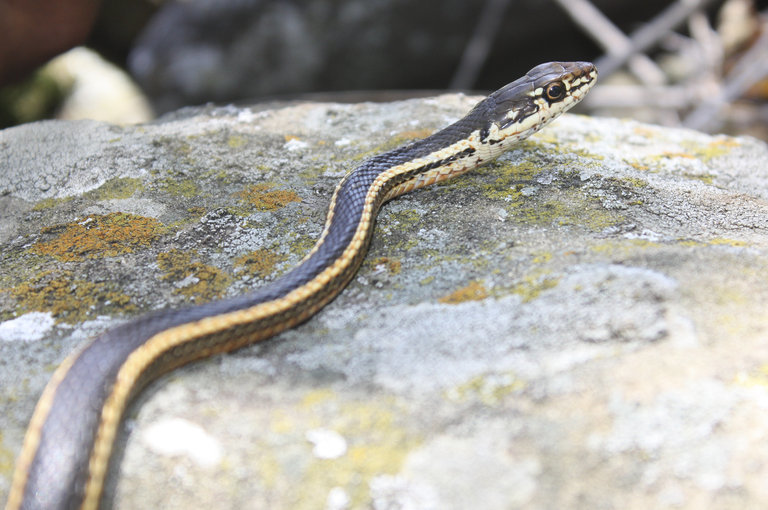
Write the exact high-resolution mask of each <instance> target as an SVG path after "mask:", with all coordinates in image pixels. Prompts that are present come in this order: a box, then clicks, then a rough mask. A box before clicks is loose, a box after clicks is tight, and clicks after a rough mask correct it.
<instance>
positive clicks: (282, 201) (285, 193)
mask: <svg viewBox="0 0 768 510" xmlns="http://www.w3.org/2000/svg"><path fill="white" fill-rule="evenodd" d="M271 188H272V186H270V185H269V184H254V185H252V186H248V187H247V188H245V189H244V190H242V191H240V192H239V193H237V197H238V198H239V199H240V200H241V201H243V202H245V203H247V204H249V205H251V206H253V207H255V208H256V209H258V210H259V211H274V210H275V209H280V208H281V207H285V206H286V205H288V204H290V203H291V202H300V201H301V199H300V198H299V195H297V194H296V192H294V191H289V190H272V191H271Z"/></svg>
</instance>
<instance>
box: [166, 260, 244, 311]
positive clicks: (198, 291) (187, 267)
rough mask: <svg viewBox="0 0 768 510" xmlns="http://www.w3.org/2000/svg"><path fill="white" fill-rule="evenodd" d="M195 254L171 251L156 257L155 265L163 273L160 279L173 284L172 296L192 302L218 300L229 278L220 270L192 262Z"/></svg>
mask: <svg viewBox="0 0 768 510" xmlns="http://www.w3.org/2000/svg"><path fill="white" fill-rule="evenodd" d="M196 255H197V254H196V253H195V252H185V251H182V250H178V249H173V250H171V251H168V252H161V253H159V254H158V255H157V264H158V266H159V267H160V269H161V270H162V271H163V272H164V273H165V274H164V275H163V276H162V277H161V278H162V279H163V280H170V281H172V282H174V283H175V284H176V286H177V288H176V289H175V290H174V294H181V295H183V296H186V297H187V298H189V299H190V300H192V301H198V302H205V301H211V300H212V299H216V298H220V297H221V296H222V295H223V294H224V291H225V290H226V288H227V286H228V285H229V283H230V281H231V278H230V277H229V275H227V274H226V273H224V272H223V271H222V270H221V269H219V268H217V267H214V266H210V265H208V264H203V263H202V262H199V261H194V260H192V259H193V257H194V256H196Z"/></svg>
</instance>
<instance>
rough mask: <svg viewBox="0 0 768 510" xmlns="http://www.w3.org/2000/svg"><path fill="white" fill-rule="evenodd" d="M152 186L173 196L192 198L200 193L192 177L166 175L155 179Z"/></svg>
mask: <svg viewBox="0 0 768 510" xmlns="http://www.w3.org/2000/svg"><path fill="white" fill-rule="evenodd" d="M154 188H155V189H156V190H157V191H159V192H160V193H165V194H168V195H171V196H174V197H184V198H193V197H197V196H199V195H200V187H199V186H198V185H197V182H195V181H194V180H192V179H182V178H177V177H166V178H164V179H158V180H157V181H155V183H154Z"/></svg>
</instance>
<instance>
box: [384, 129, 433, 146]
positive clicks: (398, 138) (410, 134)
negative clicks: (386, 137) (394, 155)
mask: <svg viewBox="0 0 768 510" xmlns="http://www.w3.org/2000/svg"><path fill="white" fill-rule="evenodd" d="M434 132H435V130H434V129H431V128H421V129H411V130H409V131H401V132H400V133H398V134H396V135H395V136H393V137H392V138H393V141H394V142H395V143H397V144H398V145H400V144H402V143H404V142H410V141H413V140H420V139H422V138H426V137H428V136H429V135H431V134H432V133H434Z"/></svg>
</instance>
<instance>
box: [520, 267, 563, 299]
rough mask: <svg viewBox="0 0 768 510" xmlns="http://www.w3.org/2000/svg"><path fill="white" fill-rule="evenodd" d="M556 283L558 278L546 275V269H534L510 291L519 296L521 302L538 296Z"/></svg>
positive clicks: (558, 281)
mask: <svg viewBox="0 0 768 510" xmlns="http://www.w3.org/2000/svg"><path fill="white" fill-rule="evenodd" d="M558 283H560V279H559V278H555V277H552V276H548V272H547V271H544V270H539V271H534V272H533V273H531V274H529V275H527V276H525V277H523V279H522V280H520V281H519V282H518V283H517V284H516V285H515V286H514V287H512V293H513V294H517V295H518V296H520V297H521V298H522V300H523V303H527V302H529V301H533V300H534V299H536V298H537V297H539V295H540V294H541V293H542V292H544V291H545V290H549V289H552V288H554V287H556V286H557V284H558Z"/></svg>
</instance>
